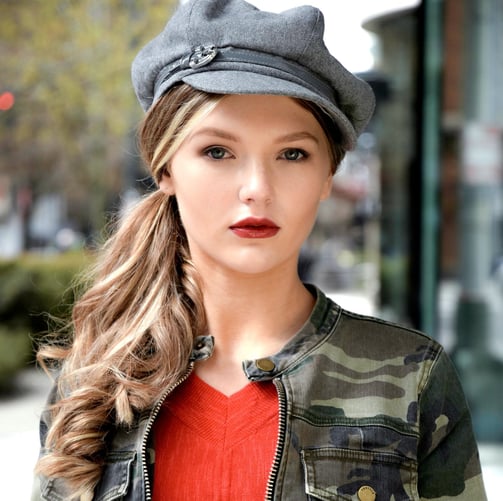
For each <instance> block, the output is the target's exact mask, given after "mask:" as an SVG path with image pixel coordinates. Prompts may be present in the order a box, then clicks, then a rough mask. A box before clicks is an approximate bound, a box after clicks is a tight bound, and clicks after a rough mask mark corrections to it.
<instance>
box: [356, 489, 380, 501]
mask: <svg viewBox="0 0 503 501" xmlns="http://www.w3.org/2000/svg"><path fill="white" fill-rule="evenodd" d="M375 498H376V491H375V490H374V489H372V487H370V486H369V485H364V486H362V487H360V488H359V489H358V499H359V500H360V501H375Z"/></svg>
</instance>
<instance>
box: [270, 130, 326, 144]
mask: <svg viewBox="0 0 503 501" xmlns="http://www.w3.org/2000/svg"><path fill="white" fill-rule="evenodd" d="M301 139H310V140H311V141H314V142H315V143H316V144H319V143H320V140H319V139H318V138H317V137H316V136H315V135H314V134H311V133H310V132H307V131H299V132H292V133H291V134H285V135H284V136H281V137H278V138H277V140H276V142H278V143H281V142H283V141H287V142H288V141H299V140H301Z"/></svg>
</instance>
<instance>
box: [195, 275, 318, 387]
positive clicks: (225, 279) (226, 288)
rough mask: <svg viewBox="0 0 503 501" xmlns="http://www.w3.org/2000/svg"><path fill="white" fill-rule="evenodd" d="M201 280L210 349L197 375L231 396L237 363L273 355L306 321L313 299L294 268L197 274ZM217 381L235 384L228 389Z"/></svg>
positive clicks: (240, 380)
mask: <svg viewBox="0 0 503 501" xmlns="http://www.w3.org/2000/svg"><path fill="white" fill-rule="evenodd" d="M202 282H203V294H204V304H205V309H206V314H207V320H208V329H209V333H210V334H211V335H212V336H213V337H214V338H215V351H214V353H213V356H212V357H211V358H210V359H209V360H208V361H205V362H204V363H203V364H201V365H200V366H199V367H198V368H197V372H198V374H199V375H200V377H202V378H203V379H205V380H206V381H207V382H208V383H210V384H212V385H213V386H215V387H217V388H218V389H220V390H221V391H222V392H224V393H232V391H234V390H236V389H239V388H240V387H242V386H243V385H244V384H245V383H246V381H245V379H244V373H243V372H242V369H241V365H242V361H243V360H253V359H257V358H262V357H266V356H268V355H272V354H274V353H276V352H277V351H279V350H280V349H281V348H282V347H283V346H284V345H285V343H286V342H287V341H288V340H289V339H290V338H291V337H292V336H293V335H294V334H295V333H296V332H297V331H298V330H299V329H300V328H301V327H302V325H303V324H304V323H305V321H306V320H307V319H308V317H309V315H310V313H311V311H312V308H313V306H314V298H313V297H312V295H311V294H310V293H309V291H308V290H307V289H306V288H305V287H304V285H303V284H302V282H301V281H300V279H299V277H298V275H297V273H296V270H294V271H292V272H291V273H289V274H288V273H279V274H277V275H276V276H271V274H270V273H268V274H266V275H264V276H257V275H252V276H246V275H244V276H243V275H241V276H238V275H229V274H219V273H218V272H212V273H205V274H203V276H202ZM222 376H224V377H223V378H222ZM222 379H228V380H231V379H232V380H233V381H235V383H233V384H232V385H230V386H228V385H227V384H222Z"/></svg>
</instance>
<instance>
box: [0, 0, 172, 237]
mask: <svg viewBox="0 0 503 501" xmlns="http://www.w3.org/2000/svg"><path fill="white" fill-rule="evenodd" d="M176 3H177V2H176V0H134V1H133V0H3V1H2V2H1V5H0V34H1V35H0V93H2V92H5V91H11V92H13V93H14V95H15V98H16V101H15V104H14V106H13V107H12V109H10V110H8V111H0V151H1V154H0V175H4V176H5V175H7V176H9V177H10V179H11V180H12V181H13V183H14V185H15V186H16V187H17V188H23V187H29V188H30V189H31V190H32V192H33V195H34V196H35V197H36V196H38V195H39V194H40V193H47V192H53V193H54V192H61V193H64V194H65V195H66V196H65V198H66V200H67V201H68V203H69V210H70V213H72V211H73V212H74V214H73V216H74V217H77V218H78V217H79V215H80V218H81V221H83V220H85V219H86V218H88V219H89V221H88V224H90V225H91V226H92V227H94V229H98V228H99V226H100V223H101V218H102V214H103V210H104V208H105V206H106V202H107V199H110V197H111V196H113V195H114V194H117V193H118V192H120V191H121V189H123V182H124V169H125V165H126V164H127V163H128V162H129V164H131V162H135V161H136V162H137V159H136V157H135V153H134V147H133V145H134V143H133V141H132V137H133V134H134V130H135V127H136V124H137V122H138V120H139V119H140V117H141V115H142V111H141V108H140V106H139V104H138V103H137V101H136V98H135V96H134V92H133V90H132V87H131V83H130V66H131V62H132V59H133V57H134V55H135V54H136V52H137V51H138V49H139V48H140V47H141V46H143V45H144V44H145V43H146V42H147V41H148V40H149V39H151V38H152V37H153V36H155V35H156V34H157V33H158V32H159V31H160V30H161V29H162V27H163V25H164V23H165V22H166V19H167V18H168V16H169V14H170V12H171V11H172V9H173V7H174V6H175V4H176ZM71 215H72V214H71Z"/></svg>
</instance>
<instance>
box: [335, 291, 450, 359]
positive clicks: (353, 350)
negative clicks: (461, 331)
mask: <svg viewBox="0 0 503 501" xmlns="http://www.w3.org/2000/svg"><path fill="white" fill-rule="evenodd" d="M329 303H330V304H331V308H333V309H335V310H337V311H338V314H337V320H336V322H334V325H333V328H332V330H331V334H330V336H329V337H328V338H327V343H328V344H329V345H332V346H335V347H338V348H339V349H340V350H342V351H343V352H344V353H345V354H346V355H348V356H351V357H355V358H359V359H367V360H368V361H370V360H373V361H376V362H377V361H380V362H384V361H388V362H390V363H393V364H396V363H398V362H399V361H401V363H403V364H413V363H424V362H428V361H429V362H434V361H436V360H437V359H438V358H439V357H441V356H442V355H443V354H444V350H443V347H442V346H441V345H440V343H438V342H437V341H436V340H434V339H432V338H431V337H430V336H429V335H427V334H425V333H423V332H421V331H418V330H416V329H413V328H411V327H408V326H405V325H400V324H397V323H394V322H390V321H388V320H384V319H381V318H377V317H373V316H368V315H361V314H358V313H354V312H351V311H348V310H345V309H343V308H341V307H340V306H338V305H337V304H335V303H333V302H332V301H331V300H330V299H329Z"/></svg>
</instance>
